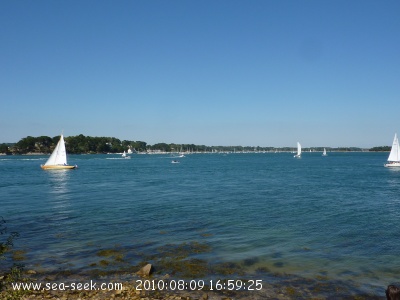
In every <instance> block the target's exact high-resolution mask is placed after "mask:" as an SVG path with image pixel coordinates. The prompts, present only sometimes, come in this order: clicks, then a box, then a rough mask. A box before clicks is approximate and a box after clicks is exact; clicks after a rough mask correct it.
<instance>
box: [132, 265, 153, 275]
mask: <svg viewBox="0 0 400 300" xmlns="http://www.w3.org/2000/svg"><path fill="white" fill-rule="evenodd" d="M152 271H153V266H152V265H151V264H147V265H145V266H144V267H143V268H141V269H140V270H139V271H138V272H136V274H138V275H139V276H150V274H151V272H152Z"/></svg>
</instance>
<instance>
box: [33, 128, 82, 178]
mask: <svg viewBox="0 0 400 300" xmlns="http://www.w3.org/2000/svg"><path fill="white" fill-rule="evenodd" d="M40 167H41V168H42V169H43V170H68V169H75V168H77V167H78V166H77V165H75V166H70V165H68V164H67V152H66V150H65V142H64V136H63V134H61V137H60V140H59V141H58V143H57V146H56V148H54V151H53V153H52V154H51V155H50V157H49V159H48V160H47V161H46V163H45V164H44V165H41V166H40Z"/></svg>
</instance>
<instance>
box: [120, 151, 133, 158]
mask: <svg viewBox="0 0 400 300" xmlns="http://www.w3.org/2000/svg"><path fill="white" fill-rule="evenodd" d="M122 158H125V159H130V158H131V157H130V156H128V155H126V152H125V151H124V153H122Z"/></svg>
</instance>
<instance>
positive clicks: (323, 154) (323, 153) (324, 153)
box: [322, 148, 327, 156]
mask: <svg viewBox="0 0 400 300" xmlns="http://www.w3.org/2000/svg"><path fill="white" fill-rule="evenodd" d="M326 155H327V154H326V149H325V148H324V152H322V156H326Z"/></svg>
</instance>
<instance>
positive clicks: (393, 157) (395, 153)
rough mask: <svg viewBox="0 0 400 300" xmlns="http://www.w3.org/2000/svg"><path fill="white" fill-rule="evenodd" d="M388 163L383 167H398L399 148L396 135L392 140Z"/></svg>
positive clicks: (399, 159)
mask: <svg viewBox="0 0 400 300" xmlns="http://www.w3.org/2000/svg"><path fill="white" fill-rule="evenodd" d="M387 160H388V163H387V164H385V165H384V166H385V167H388V168H391V167H400V147H399V140H398V139H397V134H396V133H395V134H394V139H393V143H392V149H391V150H390V154H389V157H388V159H387Z"/></svg>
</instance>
